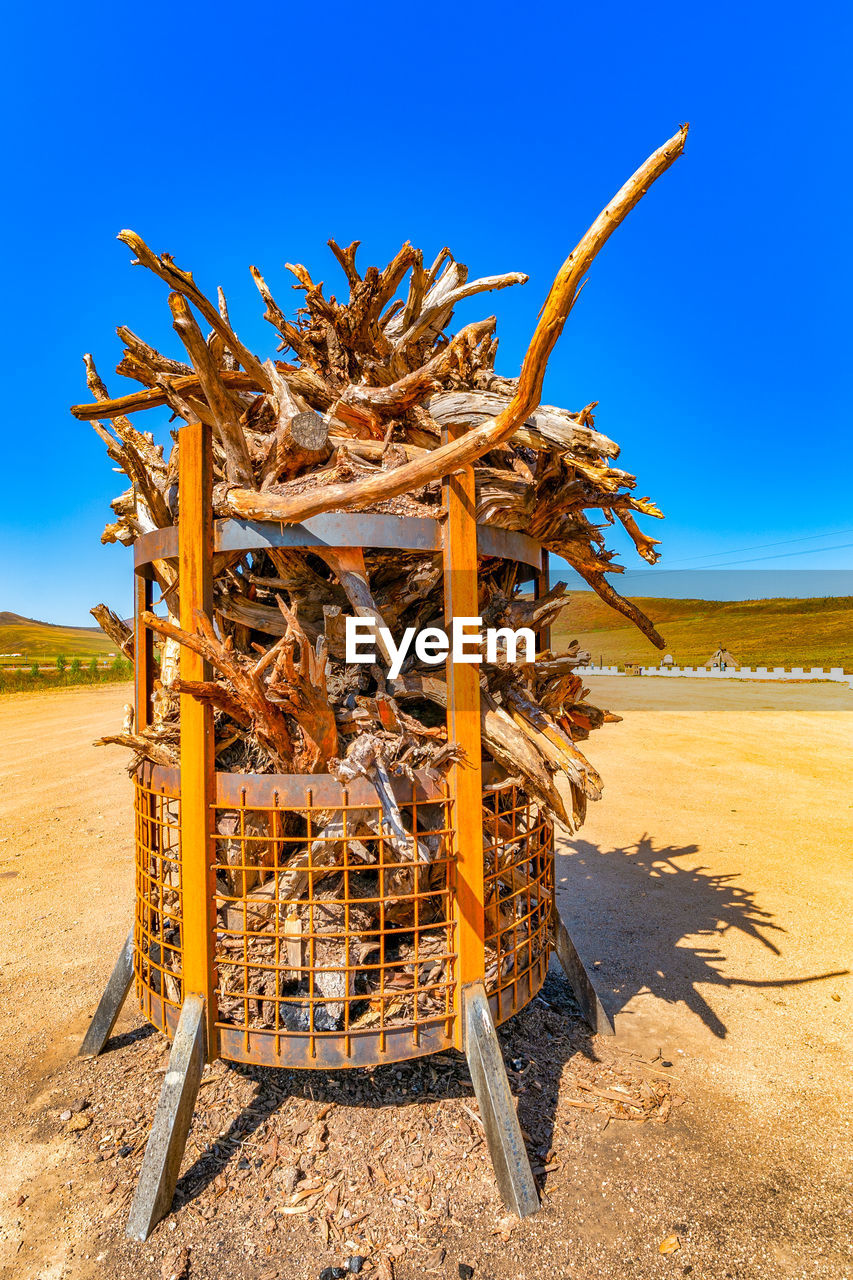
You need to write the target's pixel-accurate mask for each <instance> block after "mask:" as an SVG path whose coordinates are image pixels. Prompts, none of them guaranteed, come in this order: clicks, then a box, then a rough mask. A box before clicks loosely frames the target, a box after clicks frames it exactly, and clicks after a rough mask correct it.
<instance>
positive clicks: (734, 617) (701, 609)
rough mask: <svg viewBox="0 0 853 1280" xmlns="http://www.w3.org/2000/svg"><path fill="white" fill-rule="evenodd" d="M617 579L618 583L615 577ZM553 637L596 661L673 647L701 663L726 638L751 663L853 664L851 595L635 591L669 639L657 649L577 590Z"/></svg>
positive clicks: (676, 654) (650, 660)
mask: <svg viewBox="0 0 853 1280" xmlns="http://www.w3.org/2000/svg"><path fill="white" fill-rule="evenodd" d="M616 585H617V586H618V583H616ZM570 594H571V597H572V603H571V604H570V605H569V607H568V608H567V609H565V610H564V611H563V613H562V614H561V615H560V618H559V619H558V622H557V624H556V626H555V627H554V628H553V631H552V639H553V640H554V641H555V642H557V641H562V642H565V641H567V640H573V639H577V640H580V642H581V645H582V647H583V648H585V649H589V651H590V653H591V655H592V658H593V661H595V662H596V663H597V662H598V660H599V657H603V658H604V663H605V665H606V666H611V665H613V664H614V663H622V662H642V663H644V664H645V665H647V666H651V665H655V666H656V665H657V664H658V663H659V662H660V659H661V657H662V656H663V654H664V653H671V654H672V656H673V658H674V659H675V662H676V664H678V665H680V666H693V667H695V666H700V665H702V664H703V663H704V662H707V660H708V659H709V658H710V657H711V655H712V653H714V651H715V650H716V648H717V647H718V645H719V644H720V642H722V643H723V644H724V645H725V647H726V648H727V649H729V650H730V651H731V653H732V654H733V655H734V657H735V658H736V659H737V661H738V662H739V663H741V664H742V665H743V666H746V667H757V666H762V667H843V668H844V669H845V671H853V597H850V596H834V597H833V596H830V597H826V598H818V599H813V600H788V599H776V600H664V599H654V598H651V597H643V598H639V597H638V598H637V599H636V600H635V603H636V604H637V605H638V607H639V608H640V609H642V610H643V612H644V613H645V614H646V615H647V616H648V617H649V618H651V619H652V621H653V622H654V624H655V626H656V627H657V629H658V631H659V632H660V633H661V635H662V636H663V637H664V639H665V640H666V649H664V650H658V649H656V648H655V647H654V645H653V644H652V643H651V642H650V641H649V640H647V639H646V637H645V636H644V635H642V634H641V632H639V631H638V630H637V629H636V627H635V626H634V625H633V623H631V622H629V621H628V620H627V618H623V617H622V615H621V614H617V613H614V612H613V610H612V609H610V608H609V607H608V606H607V605H606V604H604V603H603V602H602V601H601V600H600V599H599V598H598V596H597V595H595V594H594V592H591V591H573V592H571V593H570Z"/></svg>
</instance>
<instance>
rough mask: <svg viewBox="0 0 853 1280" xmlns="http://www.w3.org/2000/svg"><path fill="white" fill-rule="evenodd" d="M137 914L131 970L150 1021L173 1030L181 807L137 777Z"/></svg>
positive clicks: (178, 992) (177, 1002)
mask: <svg viewBox="0 0 853 1280" xmlns="http://www.w3.org/2000/svg"><path fill="white" fill-rule="evenodd" d="M133 795H134V820H135V829H136V910H135V915H134V931H133V951H134V955H133V968H134V973H135V975H136V990H137V994H138V996H139V1002H140V1007H141V1009H142V1012H143V1013H144V1014H145V1016H146V1017H147V1018H148V1019H149V1021H151V1022H153V1023H155V1024H156V1025H157V1026H159V1027H162V1028H165V1027H166V1025H167V1024H168V1025H169V1026H174V1025H175V1023H176V1022H177V1017H178V1014H179V1012H180V1006H181V1000H182V998H183V996H182V988H181V918H182V902H181V848H180V802H179V801H178V800H177V798H175V797H174V796H171V795H168V794H166V792H165V791H163V790H156V789H154V788H152V787H150V786H148V785H147V784H146V783H144V782H143V781H141V780H140V779H139V778H137V779H136V782H135V785H134V792H133Z"/></svg>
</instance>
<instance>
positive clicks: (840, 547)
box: [657, 542, 853, 573]
mask: <svg viewBox="0 0 853 1280" xmlns="http://www.w3.org/2000/svg"><path fill="white" fill-rule="evenodd" d="M777 545H778V544H777ZM847 547H853V542H839V543H836V545H835V546H834V547H809V548H808V549H807V550H806V551H777V553H776V554H775V555H772V556H748V557H747V559H746V560H727V561H726V562H725V564H709V565H707V570H708V572H709V573H711V572H713V570H714V569H731V568H734V567H737V566H738V565H741V564H757V563H758V562H759V561H761V560H787V559H789V558H790V557H791V556H813V555H817V554H818V553H819V552H821V551H844V550H845V549H846V548H847ZM667 567H668V566H666V565H663V566H662V568H663V569H664V570H665V569H666V568H667ZM657 572H658V573H660V572H661V570H660V569H658V570H657ZM681 572H682V573H690V572H692V571H691V570H690V569H682V570H681ZM696 572H697V573H701V572H704V570H697V571H696ZM841 572H842V573H846V572H850V570H845V569H842V570H841Z"/></svg>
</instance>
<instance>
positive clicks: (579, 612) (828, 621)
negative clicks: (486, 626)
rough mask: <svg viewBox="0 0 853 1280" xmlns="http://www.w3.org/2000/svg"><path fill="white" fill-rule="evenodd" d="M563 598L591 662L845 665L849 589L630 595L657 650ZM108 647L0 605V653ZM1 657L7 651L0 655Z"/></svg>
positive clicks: (560, 638)
mask: <svg viewBox="0 0 853 1280" xmlns="http://www.w3.org/2000/svg"><path fill="white" fill-rule="evenodd" d="M570 596H571V601H572V602H571V604H570V605H569V607H568V608H567V609H566V610H565V611H564V612H563V613H562V615H561V617H560V619H559V620H558V622H557V625H556V627H554V629H553V639H554V642H555V643H558V642H565V641H567V640H574V639H577V640H580V642H581V645H582V646H583V648H585V649H589V651H590V653H591V655H592V658H593V660H594V661H595V662H598V659H599V657H603V658H604V662H605V664H606V665H608V666H610V665H612V664H613V663H623V662H643V663H645V664H646V665H649V664H655V665H656V664H657V663H658V662H659V661H660V659H661V656H662V653H671V654H672V656H673V658H674V659H675V661H676V663H678V664H679V665H681V666H694V667H695V666H699V665H701V664H702V663H703V662H706V661H707V660H708V658H710V656H711V654H712V653H713V652H714V651H715V649H716V648H717V646H718V645H719V644H720V642H722V643H723V644H724V645H725V647H726V648H727V649H729V650H730V651H731V652H732V653H733V654H734V656H735V658H736V659H737V660H738V662H740V663H742V664H743V665H744V666H748V667H757V666H765V667H844V669H845V671H853V597H850V596H835V597H832V596H830V597H826V598H823V599H814V600H787V599H778V600H735V601H730V600H664V599H654V598H650V597H644V598H638V599H637V601H636V603H637V604H638V605H639V607H640V608H641V609H642V610H643V612H644V613H646V614H648V616H649V617H650V618H651V619H652V621H653V622H654V623H655V625H656V627H657V628H658V630H659V631H660V633H661V635H662V636H663V637H664V639H665V640H666V649H665V650H663V651H659V650H657V649H656V648H655V647H654V645H653V644H651V643H650V641H648V640H647V639H646V638H645V636H644V635H642V634H641V633H640V632H639V631H637V629H636V627H634V626H633V624H632V623H630V622H628V620H627V619H626V618H623V617H622V615H621V614H617V613H614V612H613V610H612V609H610V608H608V606H607V605H606V604H604V603H603V602H602V601H601V600H599V598H598V596H597V595H595V593H594V592H591V591H572V592H570ZM114 652H115V644H114V643H113V641H112V640H110V639H108V637H107V636H105V635H104V634H103V632H102V631H101V630H100V628H99V627H63V626H60V625H58V624H56V623H51V622H38V621H36V620H35V619H34V618H24V617H21V615H20V614H17V613H8V612H6V613H2V612H0V654H6V653H22V654H23V655H24V657H26V658H54V657H56V655H57V654H59V653H64V654H65V656H66V657H68V658H73V657H75V656H77V657H81V658H82V657H92V656H93V655H98V656H100V655H104V654H107V653H114ZM0 661H5V662H8V659H0Z"/></svg>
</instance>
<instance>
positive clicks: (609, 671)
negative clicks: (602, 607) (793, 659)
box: [575, 667, 853, 688]
mask: <svg viewBox="0 0 853 1280" xmlns="http://www.w3.org/2000/svg"><path fill="white" fill-rule="evenodd" d="M575 670H576V671H577V673H578V675H580V676H618V675H619V674H620V671H619V668H618V667H576V668H575ZM641 671H642V674H643V675H644V676H667V677H669V678H672V677H674V676H693V677H700V678H701V679H703V680H836V681H838V682H840V683H842V684H849V685H850V686H851V688H853V675H851V674H850V673H849V672H848V673H847V674H845V672H844V669H843V668H842V667H831V668H830V669H829V671H824V669H823V667H809V668H808V669H806V668H805V667H792V668H791V670H790V671H788V670H786V669H785V667H756V668H755V669H754V670H753V668H752V667H738V668H734V667H726V669H725V670H724V671H720V670H719V669H718V668H716V667H710V668H708V667H641Z"/></svg>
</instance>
